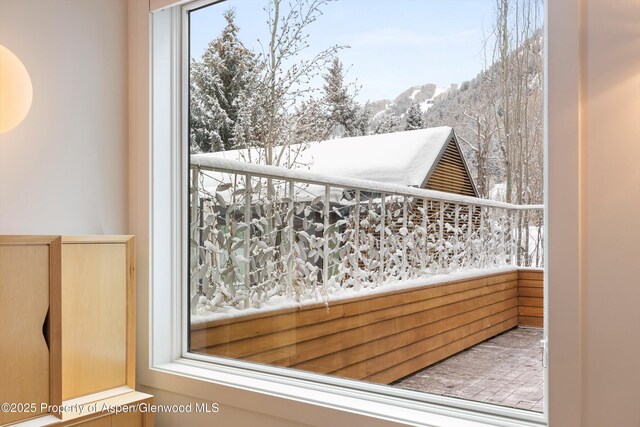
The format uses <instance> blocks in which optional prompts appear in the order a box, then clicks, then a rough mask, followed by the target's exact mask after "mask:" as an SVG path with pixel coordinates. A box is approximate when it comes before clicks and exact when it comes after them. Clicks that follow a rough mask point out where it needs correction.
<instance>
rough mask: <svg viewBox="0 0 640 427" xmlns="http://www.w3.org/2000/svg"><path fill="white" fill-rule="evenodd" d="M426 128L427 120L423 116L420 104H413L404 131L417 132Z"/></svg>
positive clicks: (407, 114) (408, 112)
mask: <svg viewBox="0 0 640 427" xmlns="http://www.w3.org/2000/svg"><path fill="white" fill-rule="evenodd" d="M424 128H425V120H424V116H423V115H422V109H421V108H420V104H418V103H417V102H412V103H411V106H409V109H408V110H407V113H406V123H405V125H404V130H416V129H424Z"/></svg>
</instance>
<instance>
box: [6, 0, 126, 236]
mask: <svg viewBox="0 0 640 427" xmlns="http://www.w3.org/2000/svg"><path fill="white" fill-rule="evenodd" d="M0 44H3V45H4V46H6V47H7V48H9V49H10V50H12V51H13V52H14V53H15V54H16V55H17V56H18V57H19V58H20V59H21V60H22V62H23V63H24V65H25V67H26V68H27V70H28V72H29V74H30V76H31V81H32V84H33V103H32V106H31V110H30V111H29V114H28V115H27V117H26V119H25V120H24V121H23V122H22V123H21V124H20V125H19V126H18V127H16V128H15V129H13V130H11V131H9V132H7V133H5V134H3V135H0V233H4V234H102V233H107V234H118V233H120V234H122V233H125V232H126V231H127V191H128V187H127V181H128V180H127V175H128V167H127V126H128V117H127V3H126V0H89V1H87V0H0Z"/></svg>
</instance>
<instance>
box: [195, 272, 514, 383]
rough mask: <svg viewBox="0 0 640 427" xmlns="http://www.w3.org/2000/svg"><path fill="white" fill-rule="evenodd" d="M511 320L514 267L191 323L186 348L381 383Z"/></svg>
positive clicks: (484, 336) (507, 325) (495, 330)
mask: <svg viewBox="0 0 640 427" xmlns="http://www.w3.org/2000/svg"><path fill="white" fill-rule="evenodd" d="M517 325H518V272H517V271H513V272H506V273H499V274H493V275H489V276H482V277H476V278H472V279H466V280H458V281H452V282H446V283H442V284H438V285H431V286H425V287H422V288H415V289H411V290H404V291H395V292H387V293H384V294H379V295H375V296H368V297H364V298H359V299H351V300H345V301H341V302H333V303H331V304H330V306H329V308H327V307H325V306H324V304H316V305H312V306H308V307H305V308H304V309H302V310H299V309H287V310H279V311H277V312H270V313H260V314H255V315H249V316H245V317H241V318H234V319H226V320H221V321H214V322H208V323H203V324H194V325H193V326H192V330H191V335H190V348H191V351H194V352H197V353H204V354H211V355H217V356H223V357H230V358H237V359H243V360H248V361H253V362H260V363H268V364H272V365H277V366H285V367H292V368H296V369H303V370H308V371H312V372H318V373H324V374H332V375H337V376H342V377H346V378H352V379H359V380H366V381H372V382H377V383H384V384H388V383H391V382H393V381H395V380H398V379H400V378H402V377H404V376H406V375H409V374H411V373H413V372H415V371H417V370H420V369H422V368H425V367H426V366H429V365H431V364H433V363H436V362H438V361H440V360H443V359H445V358H447V357H449V356H451V355H453V354H455V353H458V352H460V351H462V350H464V349H466V348H469V347H471V346H473V345H475V344H477V343H479V342H481V341H484V340H486V339H488V338H491V337H492V336H495V335H497V334H499V333H501V332H504V331H507V330H509V329H511V328H513V327H515V326H517Z"/></svg>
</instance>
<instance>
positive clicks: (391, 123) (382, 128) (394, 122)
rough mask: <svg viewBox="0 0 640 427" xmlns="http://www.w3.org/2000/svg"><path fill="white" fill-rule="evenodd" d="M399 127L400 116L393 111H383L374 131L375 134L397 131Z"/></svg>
mask: <svg viewBox="0 0 640 427" xmlns="http://www.w3.org/2000/svg"><path fill="white" fill-rule="evenodd" d="M400 129H401V124H400V118H399V117H398V116H396V115H395V114H393V113H384V115H383V116H382V118H381V119H380V122H379V123H378V126H376V129H375V131H374V133H375V134H382V133H392V132H398V131H399V130H400Z"/></svg>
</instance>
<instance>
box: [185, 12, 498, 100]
mask: <svg viewBox="0 0 640 427" xmlns="http://www.w3.org/2000/svg"><path fill="white" fill-rule="evenodd" d="M265 4H266V0H225V1H222V2H220V3H216V4H213V5H210V6H207V7H205V8H202V9H199V10H197V11H194V12H192V13H191V18H190V31H191V57H192V58H195V59H199V58H200V57H201V56H202V53H203V52H204V50H205V49H206V47H207V44H208V43H209V41H211V40H213V39H215V38H216V37H217V36H218V35H219V34H220V32H221V31H222V29H223V28H224V25H225V21H224V18H223V17H222V14H223V13H224V12H225V11H226V10H227V9H229V8H235V10H236V24H237V25H238V26H239V28H240V31H239V37H240V39H241V40H242V42H243V43H244V44H245V46H247V47H248V48H251V49H253V50H254V51H258V52H261V51H262V50H263V48H262V46H261V44H260V43H259V42H258V40H263V41H264V45H265V46H266V44H267V43H266V40H268V32H269V29H268V26H267V23H266V20H267V14H266V12H265V11H264V9H263V8H264V5H265ZM494 5H495V0H337V1H334V2H331V3H329V4H327V5H325V6H324V8H323V15H322V16H321V17H319V18H318V20H317V21H316V22H314V23H313V24H312V25H311V26H309V29H308V32H309V43H310V46H309V48H308V49H307V52H306V55H311V54H312V53H317V52H319V51H321V50H323V49H325V48H328V47H330V46H333V45H348V46H350V47H349V48H345V49H342V50H341V51H340V52H339V57H340V59H341V60H342V62H343V64H344V67H345V69H346V71H347V73H346V80H347V81H355V80H357V84H358V86H361V89H360V92H359V95H358V100H359V101H361V102H364V101H367V100H372V101H376V100H381V99H394V98H395V97H396V96H397V95H399V94H400V93H401V92H403V91H405V90H406V89H408V88H409V87H411V86H416V85H422V84H426V83H435V84H436V85H437V86H440V87H449V86H450V85H451V84H452V83H458V84H459V83H462V82H463V81H465V80H470V79H472V78H473V77H475V76H476V75H477V74H478V72H479V71H481V70H482V69H483V68H484V62H485V61H484V58H483V56H484V55H483V54H482V46H483V39H484V38H485V33H486V34H488V33H490V32H491V27H492V21H493V15H494ZM316 84H320V82H317V83H316Z"/></svg>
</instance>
